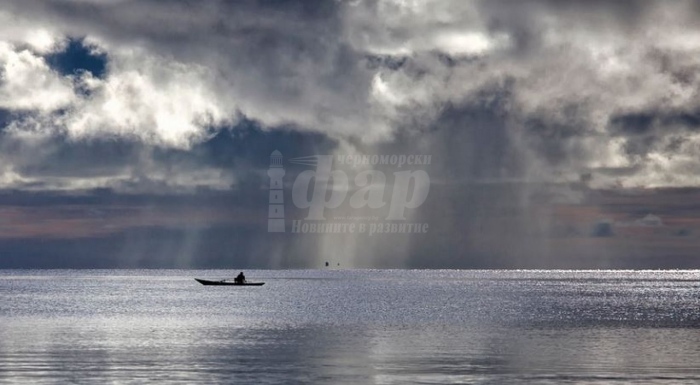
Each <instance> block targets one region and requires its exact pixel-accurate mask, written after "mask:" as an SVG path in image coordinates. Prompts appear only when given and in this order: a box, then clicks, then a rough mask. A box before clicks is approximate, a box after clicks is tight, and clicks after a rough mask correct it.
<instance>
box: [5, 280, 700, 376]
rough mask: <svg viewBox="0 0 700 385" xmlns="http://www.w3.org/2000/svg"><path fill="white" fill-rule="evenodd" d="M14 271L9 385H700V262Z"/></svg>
mask: <svg viewBox="0 0 700 385" xmlns="http://www.w3.org/2000/svg"><path fill="white" fill-rule="evenodd" d="M236 274H238V271H231V270H0V383H2V384H14V383H18V384H59V383H74V384H110V383H114V384H117V383H118V384H129V383H149V382H160V383H182V384H197V383H201V384H217V383H227V384H233V383H236V384H353V385H356V384H520V383H532V384H562V383H566V384H625V383H645V384H654V383H674V384H676V383H698V382H700V271H548V270H541V271H539V270H524V271H515V270H498V271H480V270H249V271H245V274H246V277H247V278H248V280H250V281H262V282H265V285H264V286H260V287H235V286H234V287H231V286H202V285H200V284H199V283H197V282H196V281H194V279H193V278H195V277H197V278H208V279H224V278H233V277H235V275H236Z"/></svg>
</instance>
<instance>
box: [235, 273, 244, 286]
mask: <svg viewBox="0 0 700 385" xmlns="http://www.w3.org/2000/svg"><path fill="white" fill-rule="evenodd" d="M234 281H235V282H236V283H245V275H243V272H242V271H241V272H240V273H238V276H237V277H236V279H235V280H234Z"/></svg>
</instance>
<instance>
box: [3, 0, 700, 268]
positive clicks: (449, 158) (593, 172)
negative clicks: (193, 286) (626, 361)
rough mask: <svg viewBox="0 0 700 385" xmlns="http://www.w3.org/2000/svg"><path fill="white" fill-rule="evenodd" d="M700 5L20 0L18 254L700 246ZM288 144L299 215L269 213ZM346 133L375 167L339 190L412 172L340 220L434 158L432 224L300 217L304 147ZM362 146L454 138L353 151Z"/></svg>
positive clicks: (295, 254)
mask: <svg viewBox="0 0 700 385" xmlns="http://www.w3.org/2000/svg"><path fill="white" fill-rule="evenodd" d="M699 15H700V3H698V2H695V1H683V0H679V1H674V2H667V1H653V0H647V1H619V0H618V1H603V0H589V1H586V2H581V1H569V0H559V1H554V0H526V1H518V2H512V1H499V0H489V1H470V2H466V1H461V0H439V1H433V0H422V1H421V0H384V1H362V0H348V1H340V0H335V1H332V0H323V1H315V0H299V1H291V0H290V1H282V0H277V1H271V0H270V1H264V0H259V1H245V0H244V1H236V2H231V1H216V0H211V1H206V2H199V1H184V0H182V1H178V0H172V1H167V2H166V1H154V0H139V1H130V0H54V1H50V2H48V1H39V0H2V2H1V5H0V268H141V267H143V268H232V269H238V268H317V267H322V266H324V265H325V262H326V261H328V262H330V265H331V267H338V266H340V267H344V268H353V267H355V268H556V269H570V268H585V269H607V268H624V269H646V268H649V269H657V268H700V258H698V256H697V255H698V252H700V130H699V128H700V98H699V97H698V96H699V95H698V90H699V89H700V88H699V87H700V76H698V75H699V74H700V16H699ZM275 150H277V151H279V152H280V153H281V154H282V156H283V159H284V161H283V164H284V168H285V172H286V173H285V176H284V180H283V182H282V183H283V197H284V204H285V206H284V210H285V215H286V217H285V220H286V224H287V228H286V230H287V231H286V232H284V233H271V232H268V219H269V218H268V217H269V215H271V214H269V213H270V211H269V205H270V202H269V199H270V177H269V175H268V169H269V167H270V156H271V154H272V152H273V151H275ZM323 155H330V156H331V157H332V158H333V159H334V161H335V163H334V165H333V170H335V171H341V172H342V173H343V174H344V175H347V176H348V178H349V179H348V181H349V183H348V186H347V187H346V188H342V186H341V185H336V184H335V183H336V182H337V180H336V179H333V182H332V183H331V186H332V188H330V190H329V191H327V193H328V194H327V195H324V197H325V198H327V199H331V198H332V195H333V192H336V191H341V190H342V191H345V192H347V195H348V197H349V196H351V195H352V194H354V193H356V192H358V191H360V192H362V191H364V192H365V193H367V194H369V195H372V193H371V192H370V190H363V189H362V188H363V187H366V185H363V183H365V182H367V183H369V179H367V180H364V181H363V180H360V179H361V178H360V177H359V176H358V175H365V176H366V175H368V174H367V173H366V172H369V173H370V174H371V175H376V174H382V175H385V176H386V184H385V185H384V187H385V188H384V189H382V191H380V193H379V194H380V195H377V197H378V198H377V199H380V200H381V202H382V203H383V204H384V205H383V206H382V207H376V208H373V207H369V206H366V207H361V208H357V207H354V206H353V204H352V201H351V200H350V198H348V199H347V200H344V201H342V202H341V203H339V204H338V205H337V207H333V208H328V211H327V212H328V213H329V214H330V215H329V216H328V218H325V221H326V222H324V223H331V222H346V223H356V224H357V225H360V224H365V225H366V226H371V225H372V224H374V225H378V226H382V225H384V224H389V225H390V224H391V223H401V222H400V221H399V222H391V221H387V220H386V218H387V213H388V212H389V210H390V209H389V207H390V206H391V205H392V203H394V204H397V203H401V202H403V201H401V199H402V198H405V199H408V200H410V199H414V198H415V196H414V195H412V194H408V195H407V196H403V197H402V196H401V194H399V195H394V193H396V192H397V191H398V192H401V191H402V190H401V188H398V189H397V188H395V187H396V186H400V182H399V175H403V174H397V173H400V172H402V171H417V170H421V171H422V172H424V173H425V175H427V176H428V177H429V183H428V184H427V185H421V186H422V187H421V188H423V190H420V191H423V192H424V193H425V197H424V198H425V199H424V201H421V202H420V204H415V205H413V206H415V207H408V208H406V211H405V213H406V219H405V221H404V222H405V223H419V224H427V225H428V228H427V231H425V232H421V233H410V234H409V233H399V234H374V235H370V234H367V233H350V232H347V233H339V234H299V233H293V232H291V231H290V229H291V223H292V221H293V220H302V221H303V220H304V219H305V218H306V216H307V214H308V210H305V209H304V208H303V207H299V206H300V205H298V204H297V203H298V202H295V201H294V200H293V198H294V197H295V195H294V193H293V191H294V189H295V184H296V183H297V182H298V181H299V180H300V179H299V178H300V175H304V172H305V171H310V170H313V165H309V164H308V162H307V163H306V164H305V162H304V161H299V159H307V160H308V159H309V158H308V157H314V156H323ZM362 155H368V156H373V155H376V156H387V157H389V156H392V155H393V156H397V157H398V156H411V155H414V156H415V155H420V156H429V157H430V162H429V164H422V165H418V166H416V165H411V166H410V167H408V166H406V167H398V166H397V165H395V164H394V165H386V164H384V165H382V164H369V165H367V164H362V165H356V164H354V165H348V164H339V163H338V160H339V159H342V157H346V156H362ZM363 172H365V173H364V174H363ZM319 180H323V178H315V179H314V181H316V182H318V181H319ZM316 182H314V183H316ZM358 182H359V183H358ZM419 184H420V183H418V182H417V181H413V182H411V183H409V184H408V185H406V186H408V187H406V186H404V187H406V188H408V189H409V190H412V191H413V193H415V194H418V191H419V189H417V188H416V186H418V185H419ZM404 190H405V188H404ZM309 194H311V193H309ZM309 194H307V195H309ZM369 195H368V196H369ZM419 195H420V194H419ZM319 196H320V195H319ZM416 196H417V195H416ZM329 197H330V198H329ZM410 197H413V198H410ZM307 198H308V196H307ZM295 199H296V198H295ZM300 199H301V198H300ZM301 200H303V199H301ZM302 206H303V205H302ZM408 206H411V205H410V204H409V205H408Z"/></svg>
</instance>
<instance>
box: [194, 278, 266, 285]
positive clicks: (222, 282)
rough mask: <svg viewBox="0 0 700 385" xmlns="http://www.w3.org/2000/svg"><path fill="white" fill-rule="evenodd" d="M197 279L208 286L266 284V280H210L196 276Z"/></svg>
mask: <svg viewBox="0 0 700 385" xmlns="http://www.w3.org/2000/svg"><path fill="white" fill-rule="evenodd" d="M194 280H195V281H197V282H199V283H201V284H202V285H206V286H262V285H264V284H265V282H243V283H240V282H233V281H227V280H225V279H222V280H220V281H209V280H206V279H199V278H195V279H194Z"/></svg>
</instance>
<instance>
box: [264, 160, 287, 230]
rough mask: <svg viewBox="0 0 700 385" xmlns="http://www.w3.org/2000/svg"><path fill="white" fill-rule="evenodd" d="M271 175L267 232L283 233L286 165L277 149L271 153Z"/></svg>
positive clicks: (269, 171)
mask: <svg viewBox="0 0 700 385" xmlns="http://www.w3.org/2000/svg"><path fill="white" fill-rule="evenodd" d="M267 176H269V177H270V208H269V210H268V215H267V232H268V233H283V232H284V231H285V229H284V194H283V193H282V190H283V188H284V183H282V178H283V177H284V166H283V165H282V153H281V152H279V151H277V150H275V151H273V152H272V154H271V155H270V168H269V169H268V170H267Z"/></svg>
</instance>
